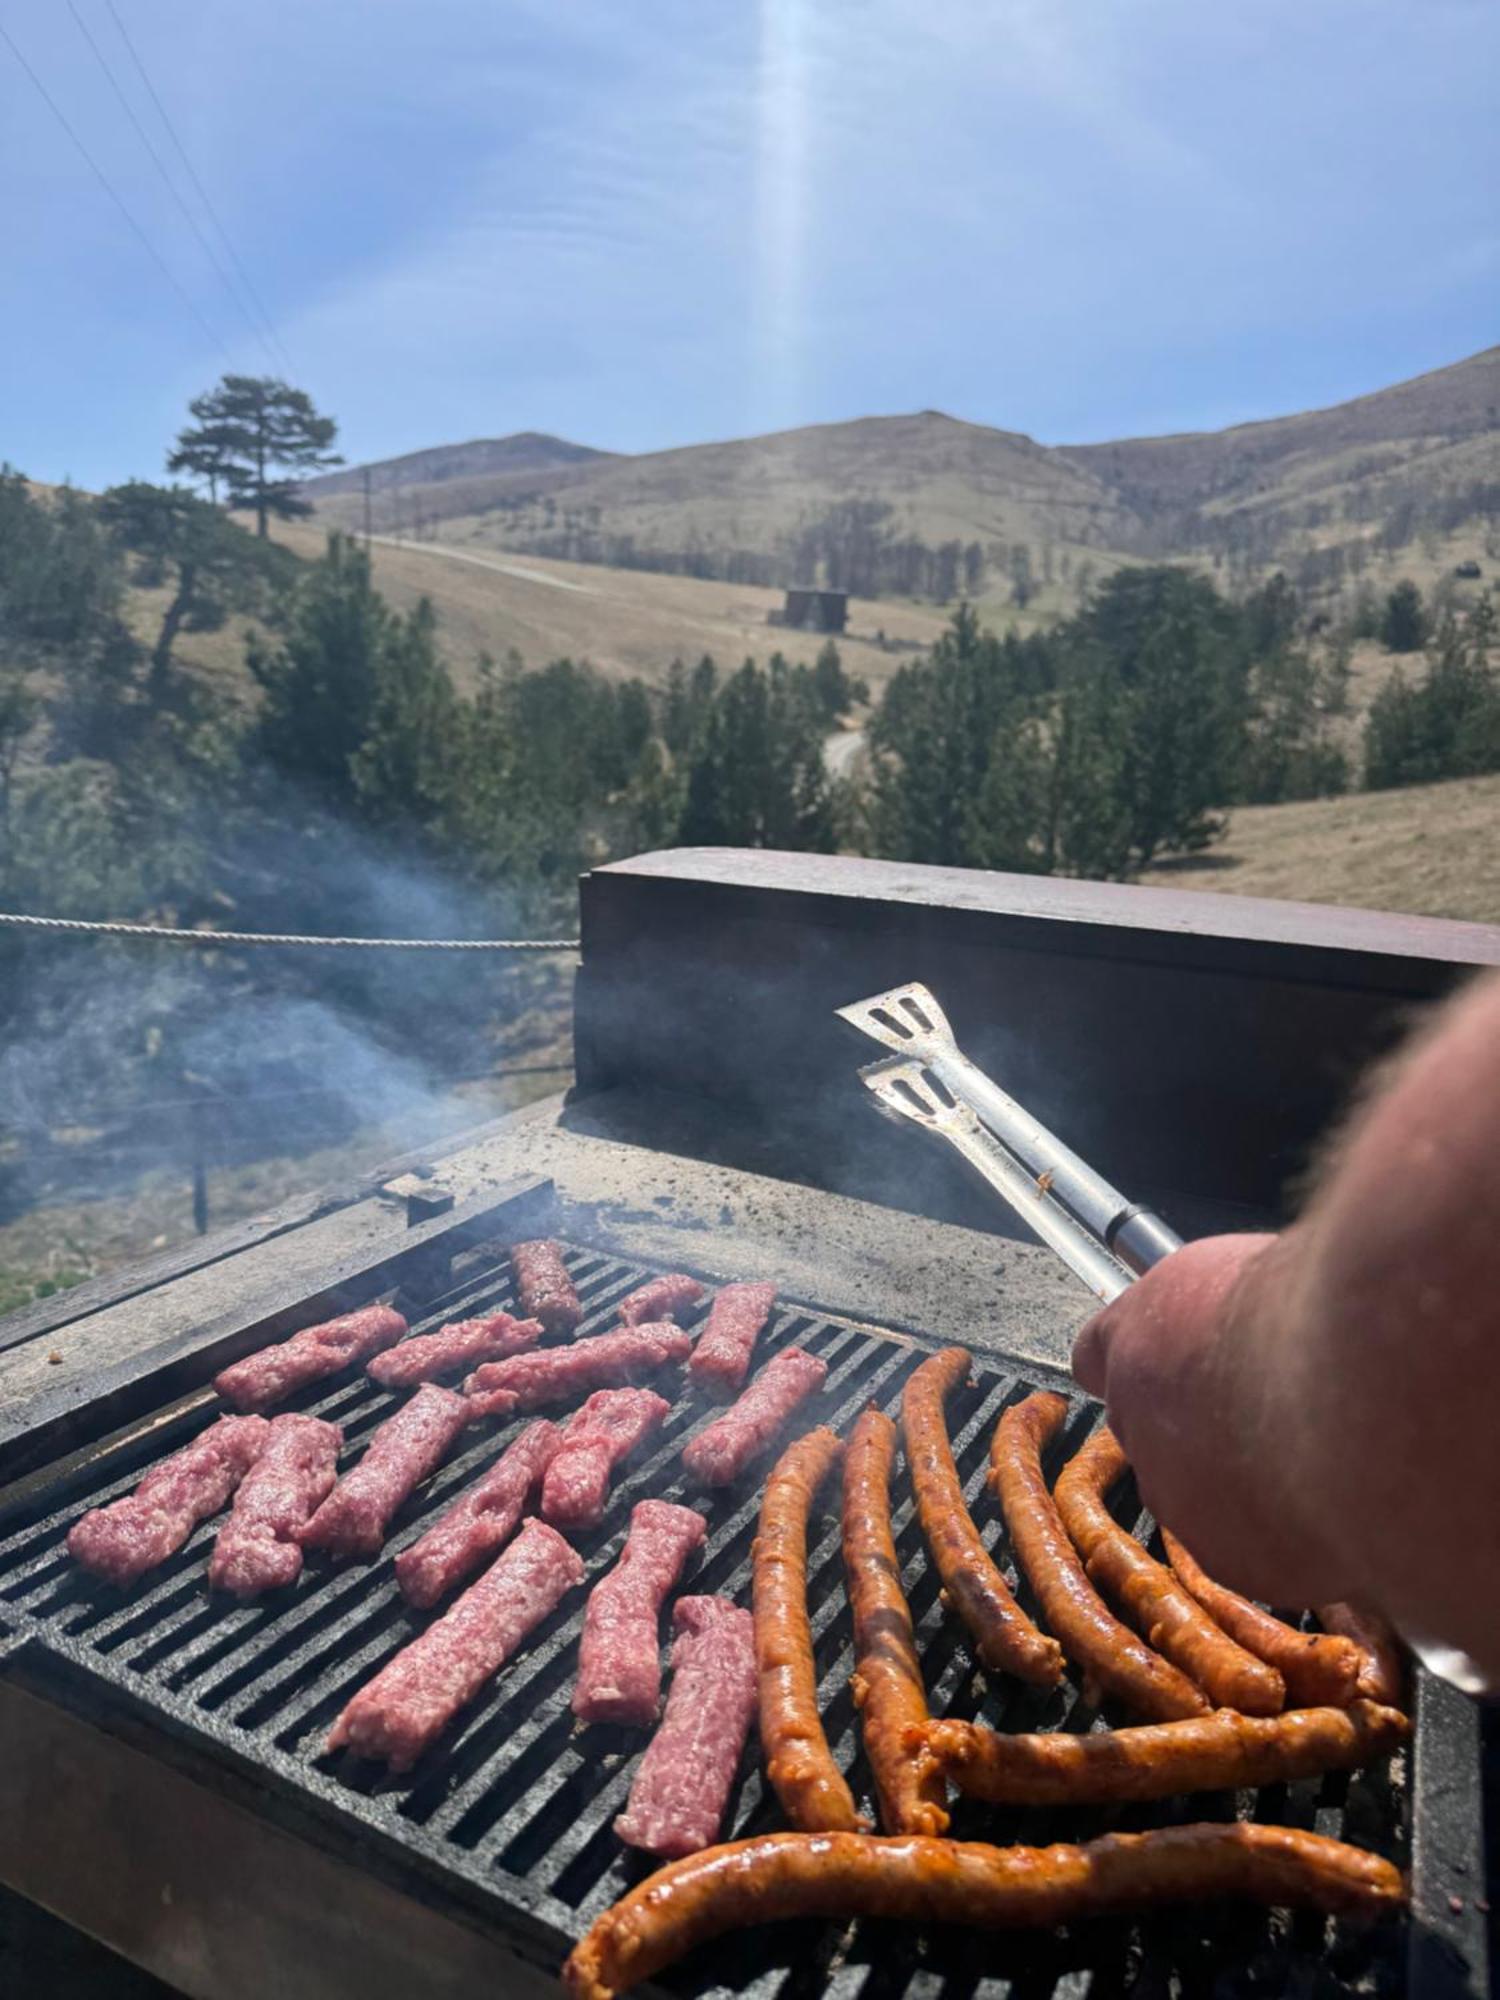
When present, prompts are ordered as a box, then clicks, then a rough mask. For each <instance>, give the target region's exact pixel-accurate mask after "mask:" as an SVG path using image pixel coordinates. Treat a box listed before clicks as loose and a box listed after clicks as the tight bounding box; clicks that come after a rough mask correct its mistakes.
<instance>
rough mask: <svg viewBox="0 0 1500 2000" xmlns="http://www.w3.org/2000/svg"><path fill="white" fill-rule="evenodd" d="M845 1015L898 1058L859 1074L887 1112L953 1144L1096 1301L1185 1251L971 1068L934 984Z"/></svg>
mask: <svg viewBox="0 0 1500 2000" xmlns="http://www.w3.org/2000/svg"><path fill="white" fill-rule="evenodd" d="M837 1012H838V1014H839V1016H840V1018H841V1019H843V1020H845V1021H848V1022H851V1023H852V1024H853V1026H854V1027H856V1028H859V1029H861V1030H862V1031H863V1032H864V1033H865V1034H867V1035H869V1036H871V1037H872V1038H873V1039H874V1040H875V1041H877V1042H880V1043H882V1044H883V1045H884V1046H885V1047H886V1048H889V1049H895V1050H896V1051H897V1052H898V1053H897V1054H896V1055H894V1056H891V1057H887V1058H886V1059H885V1060H884V1061H882V1062H875V1063H870V1064H868V1065H867V1066H866V1067H865V1068H864V1069H862V1070H861V1071H860V1073H859V1075H860V1081H861V1082H862V1083H863V1084H864V1085H865V1087H866V1089H868V1090H869V1091H871V1092H873V1094H874V1098H875V1104H876V1108H877V1110H879V1111H882V1112H883V1113H884V1114H885V1115H886V1117H888V1118H892V1119H901V1118H909V1119H910V1120H912V1122H913V1123H914V1124H917V1125H921V1126H923V1127H924V1128H925V1129H926V1130H927V1131H929V1132H935V1133H936V1134H937V1135H938V1137H939V1138H941V1139H946V1140H947V1142H948V1144H949V1145H950V1146H952V1147H953V1149H954V1150H955V1152H957V1153H958V1154H959V1155H960V1156H961V1157H962V1158H963V1159H965V1160H967V1162H968V1163H969V1165H970V1166H971V1167H972V1168H974V1170H975V1172H976V1173H978V1174H980V1175H981V1176H982V1177H983V1179H984V1180H985V1181H987V1182H988V1183H989V1185H990V1186H991V1187H992V1188H993V1189H994V1190H995V1192H996V1193H997V1194H998V1195H999V1196H1000V1197H1001V1199H1002V1200H1004V1201H1006V1202H1008V1203H1009V1205H1010V1207H1011V1208H1012V1209H1013V1210H1014V1211H1015V1213H1016V1214H1017V1215H1018V1216H1019V1217H1020V1218H1021V1220H1022V1221H1023V1222H1025V1223H1026V1224H1027V1225H1028V1227H1029V1228H1031V1229H1032V1230H1033V1231H1034V1232H1035V1233H1036V1235H1037V1236H1039V1237H1040V1238H1041V1240H1042V1242H1043V1243H1045V1244H1046V1245H1047V1247H1048V1248H1049V1249H1050V1250H1054V1251H1055V1252H1056V1253H1057V1255H1058V1256H1059V1257H1061V1259H1062V1260H1063V1262H1064V1263H1065V1264H1066V1265H1067V1266H1068V1268H1069V1270H1071V1271H1072V1272H1073V1273H1074V1274H1075V1276H1077V1277H1079V1278H1081V1279H1082V1280H1083V1282H1084V1284H1086V1285H1087V1286H1088V1288H1089V1290H1090V1291H1091V1292H1093V1293H1094V1295H1095V1297H1096V1298H1100V1299H1104V1300H1106V1301H1107V1300H1109V1299H1113V1298H1117V1297H1118V1296H1119V1294H1120V1293H1121V1292H1123V1291H1124V1289H1125V1287H1126V1286H1127V1285H1128V1284H1130V1283H1131V1282H1132V1281H1133V1280H1134V1279H1135V1278H1136V1277H1138V1276H1139V1275H1140V1273H1141V1272H1142V1271H1147V1270H1149V1269H1150V1268H1151V1266H1152V1265H1153V1264H1156V1263H1159V1262H1160V1261H1161V1259H1162V1258H1163V1257H1165V1256H1166V1255H1167V1254H1168V1253H1169V1252H1170V1251H1172V1250H1175V1249H1177V1248H1178V1247H1179V1245H1180V1243H1181V1241H1182V1239H1181V1237H1179V1236H1177V1235H1176V1234H1174V1232H1173V1231H1172V1230H1170V1229H1169V1228H1168V1227H1167V1225H1166V1223H1164V1222H1163V1221H1162V1219H1161V1217H1160V1216H1159V1215H1155V1214H1153V1213H1152V1211H1151V1210H1150V1209H1148V1208H1143V1207H1141V1206H1140V1204H1139V1203H1137V1202H1133V1201H1128V1200H1127V1199H1126V1197H1125V1196H1124V1195H1123V1194H1121V1193H1120V1191H1119V1189H1118V1188H1114V1187H1111V1186H1110V1184H1109V1182H1108V1181H1106V1180H1104V1179H1102V1178H1101V1177H1100V1175H1098V1174H1096V1173H1095V1172H1094V1170H1093V1168H1092V1167H1091V1166H1090V1165H1089V1164H1088V1162H1087V1161H1086V1160H1081V1159H1080V1158H1079V1157H1078V1155H1077V1154H1076V1153H1075V1152H1074V1151H1073V1150H1072V1149H1071V1147H1069V1146H1066V1145H1064V1143H1063V1142H1062V1140H1061V1139H1059V1138H1058V1137H1057V1135H1056V1134H1055V1133H1053V1132H1049V1131H1048V1129H1047V1127H1046V1126H1045V1125H1043V1124H1041V1123H1040V1122H1039V1121H1038V1120H1037V1119H1035V1118H1033V1117H1032V1115H1031V1113H1030V1112H1029V1111H1027V1110H1026V1109H1025V1108H1024V1106H1022V1105H1020V1104H1018V1103H1017V1102H1016V1100H1015V1099H1014V1098H1013V1097H1012V1096H1010V1094H1009V1093H1008V1092H1007V1091H1004V1090H1002V1089H1001V1088H1000V1086H999V1084H998V1083H996V1082H995V1081H994V1080H993V1079H992V1078H991V1077H988V1076H986V1075H985V1073H984V1071H983V1070H982V1069H979V1068H977V1067H976V1066H975V1064H973V1063H972V1062H971V1061H970V1060H969V1058H968V1057H967V1056H966V1055H965V1054H964V1052H963V1050H962V1049H960V1047H959V1046H958V1043H957V1042H956V1041H955V1040H954V1036H953V1030H952V1028H951V1027H949V1025H948V1019H947V1016H946V1015H945V1014H944V1012H943V1010H942V1008H941V1007H940V1006H939V1005H938V1003H937V1001H936V1000H935V999H934V998H933V997H932V995H931V993H929V992H928V990H927V988H926V987H925V986H921V985H918V984H916V983H915V982H914V983H913V984H912V985H910V986H894V987H892V988H891V990H890V991H889V992H888V993H877V994H875V995H874V996H873V998H871V999H869V1000H856V1001H854V1002H853V1003H852V1004H851V1005H850V1006H847V1007H840V1008H838V1009H837Z"/></svg>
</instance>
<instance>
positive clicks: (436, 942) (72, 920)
mask: <svg viewBox="0 0 1500 2000" xmlns="http://www.w3.org/2000/svg"><path fill="white" fill-rule="evenodd" d="M4 33H5V30H4V28H0V35H3V34H4ZM0 925H9V926H10V927H11V928H12V929H14V930H36V931H60V932H73V933H75V934H79V935H83V936H91V937H127V938H167V939H170V940H171V941H172V942H173V943H175V944H276V945H308V946H314V947H316V948H317V949H318V950H320V951H326V950H338V951H577V949H578V946H579V940H578V939H577V938H362V937H303V936H299V935H296V934H295V933H292V932H279V931H194V930H185V929H182V928H178V927H174V926H172V925H169V924H101V923H92V922H89V921H87V920H86V919H84V918H82V917H30V916H22V915H20V914H19V913H18V912H16V911H13V910H0Z"/></svg>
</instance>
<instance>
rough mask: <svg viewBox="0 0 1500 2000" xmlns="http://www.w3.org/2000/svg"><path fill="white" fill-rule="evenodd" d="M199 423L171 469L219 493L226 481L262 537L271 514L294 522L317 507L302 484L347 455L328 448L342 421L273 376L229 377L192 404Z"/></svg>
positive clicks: (172, 456)
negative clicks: (252, 516)
mask: <svg viewBox="0 0 1500 2000" xmlns="http://www.w3.org/2000/svg"><path fill="white" fill-rule="evenodd" d="M188 408H189V410H190V411H191V413H192V415H193V417H194V418H195V419H196V422H195V423H194V424H190V425H188V426H187V427H186V428H185V429H184V430H182V431H181V432H179V434H178V438H177V443H176V445H175V446H174V448H173V449H172V451H171V452H170V453H169V454H168V457H167V470H168V472H189V473H192V474H194V475H195V476H196V477H198V478H203V479H207V480H208V482H209V488H210V492H211V494H212V495H213V496H214V497H217V494H218V488H219V485H220V482H221V481H222V482H223V484H224V486H225V488H226V490H227V495H228V500H229V504H230V506H232V507H248V508H251V509H253V511H254V514H255V531H256V533H257V534H258V535H260V536H261V537H262V538H263V537H264V536H265V534H266V531H267V523H268V522H269V519H270V517H271V515H273V514H274V515H276V517H277V518H278V519H279V520H283V521H291V520H295V519H296V518H297V517H298V516H299V515H303V514H308V513H311V511H312V508H311V506H310V504H309V502H308V501H306V500H304V499H303V498H302V496H301V494H300V493H299V492H298V491H297V481H298V479H299V478H305V477H306V476H307V474H308V473H310V472H319V471H321V470H323V468H324V467H326V466H330V465H342V464H343V462H344V461H343V459H342V458H341V457H340V456H339V454H338V453H337V452H336V451H333V450H332V449H331V446H332V444H333V441H334V439H335V438H336V437H337V435H338V425H337V424H336V423H335V422H334V420H333V418H332V417H325V416H322V415H320V414H319V412H318V411H317V410H316V409H315V408H314V407H313V402H312V398H311V397H310V396H309V395H308V394H307V392H306V391H305V390H303V389H294V388H293V387H292V386H291V384H290V383H288V382H281V381H278V380H277V379H276V378H275V377H274V376H271V375H225V376H224V377H223V378H222V380H221V381H220V382H219V384H218V386H217V387H216V388H213V389H210V390H208V392H207V393H206V394H205V395H202V396H195V397H194V398H193V400H192V402H191V403H189V405H188Z"/></svg>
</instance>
